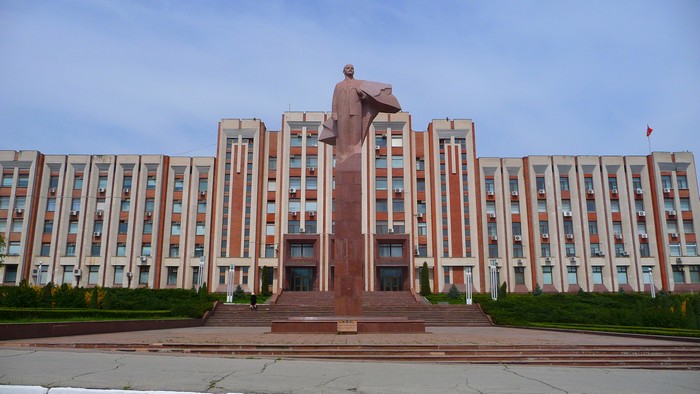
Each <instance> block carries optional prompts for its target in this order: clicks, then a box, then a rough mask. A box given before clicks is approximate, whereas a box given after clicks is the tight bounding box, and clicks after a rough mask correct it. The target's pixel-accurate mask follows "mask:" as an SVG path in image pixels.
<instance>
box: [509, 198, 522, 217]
mask: <svg viewBox="0 0 700 394" xmlns="http://www.w3.org/2000/svg"><path fill="white" fill-rule="evenodd" d="M510 213H511V214H513V215H520V203H519V202H518V201H511V202H510Z"/></svg>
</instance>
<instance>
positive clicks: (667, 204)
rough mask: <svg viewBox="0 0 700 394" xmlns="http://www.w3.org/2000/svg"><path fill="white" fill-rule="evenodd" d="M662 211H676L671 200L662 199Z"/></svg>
mask: <svg viewBox="0 0 700 394" xmlns="http://www.w3.org/2000/svg"><path fill="white" fill-rule="evenodd" d="M664 209H665V210H666V212H668V211H675V210H676V207H675V204H674V203H673V198H664Z"/></svg>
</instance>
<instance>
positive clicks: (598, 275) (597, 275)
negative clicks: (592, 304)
mask: <svg viewBox="0 0 700 394" xmlns="http://www.w3.org/2000/svg"><path fill="white" fill-rule="evenodd" d="M593 284H594V285H602V284H603V267H593Z"/></svg>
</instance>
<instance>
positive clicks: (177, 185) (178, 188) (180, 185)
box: [173, 178, 185, 192]
mask: <svg viewBox="0 0 700 394" xmlns="http://www.w3.org/2000/svg"><path fill="white" fill-rule="evenodd" d="M184 185H185V181H184V180H183V179H182V178H175V184H174V185H173V190H174V191H176V192H181V191H182V189H183V188H184Z"/></svg>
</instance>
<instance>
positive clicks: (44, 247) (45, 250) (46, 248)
mask: <svg viewBox="0 0 700 394" xmlns="http://www.w3.org/2000/svg"><path fill="white" fill-rule="evenodd" d="M50 254H51V244H50V243H49V242H44V243H42V244H41V252H40V253H39V255H40V256H49V255H50Z"/></svg>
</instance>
